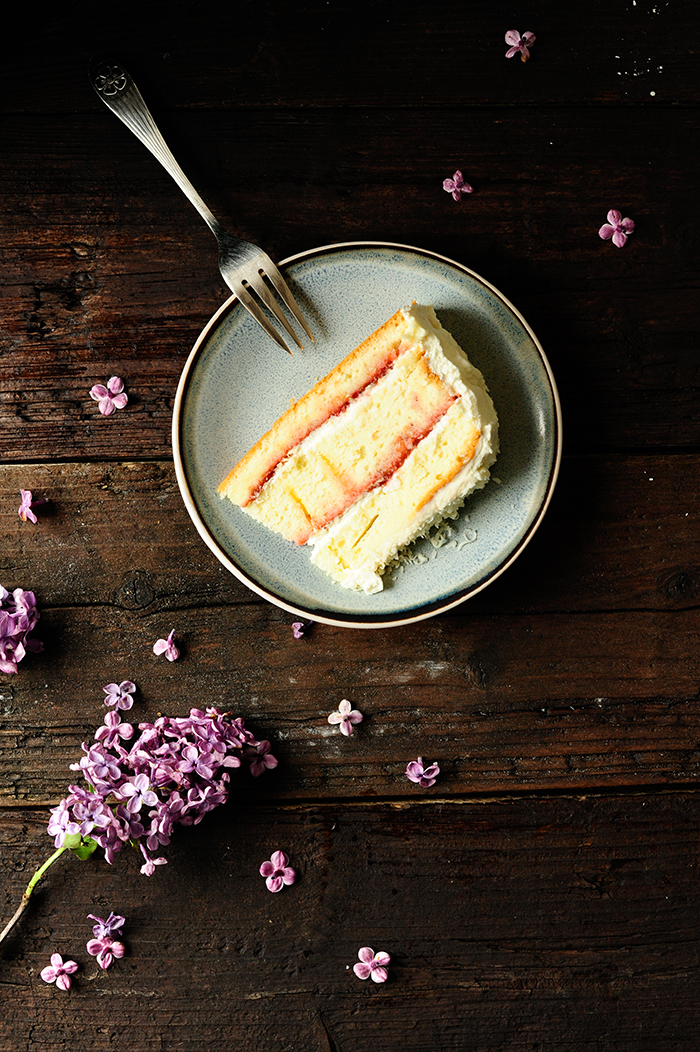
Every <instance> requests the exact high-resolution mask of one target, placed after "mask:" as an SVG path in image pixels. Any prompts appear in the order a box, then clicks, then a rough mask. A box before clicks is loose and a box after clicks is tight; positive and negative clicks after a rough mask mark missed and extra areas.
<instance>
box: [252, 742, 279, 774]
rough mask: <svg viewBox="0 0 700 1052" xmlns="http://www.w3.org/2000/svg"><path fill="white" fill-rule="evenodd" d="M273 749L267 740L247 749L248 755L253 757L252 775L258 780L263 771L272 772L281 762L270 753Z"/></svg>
mask: <svg viewBox="0 0 700 1052" xmlns="http://www.w3.org/2000/svg"><path fill="white" fill-rule="evenodd" d="M271 748H272V746H271V745H270V743H269V741H267V739H266V740H265V741H262V742H257V744H256V745H249V746H248V747H247V748H246V749H245V752H246V754H247V755H249V756H252V757H253V758H252V760H251V762H250V773H251V774H252V775H254V776H255V777H256V778H257V777H258V775H260V774H262V773H263V771H265V770H268V771H272V770H274V768H275V767H276V766H277V764H278V762H279V761H278V760H277V757H276V756H273V755H272V753H271V752H270V749H271Z"/></svg>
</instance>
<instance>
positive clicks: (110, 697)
mask: <svg viewBox="0 0 700 1052" xmlns="http://www.w3.org/2000/svg"><path fill="white" fill-rule="evenodd" d="M102 689H103V690H104V692H105V694H106V695H107V697H106V698H105V705H107V706H108V707H109V706H110V705H114V706H115V708H117V709H125V710H126V709H130V708H131V706H132V705H133V704H134V699H133V698H132V697H131V695H132V694H133V693H134V691H135V690H136V684H135V683H132V682H131V680H130V679H123V680H122V681H121V683H108V684H107V686H106V687H103V688H102Z"/></svg>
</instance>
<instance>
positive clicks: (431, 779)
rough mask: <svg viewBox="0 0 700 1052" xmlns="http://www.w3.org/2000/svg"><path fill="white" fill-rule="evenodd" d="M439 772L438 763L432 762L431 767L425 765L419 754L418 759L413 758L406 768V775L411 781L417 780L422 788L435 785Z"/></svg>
mask: <svg viewBox="0 0 700 1052" xmlns="http://www.w3.org/2000/svg"><path fill="white" fill-rule="evenodd" d="M439 774H440V768H439V767H438V765H437V764H436V763H433V764H431V765H430V767H424V766H423V757H422V756H419V757H418V760H412V761H411V762H410V763H409V765H408V767H407V768H406V777H407V778H408V780H409V782H416V784H417V785H420V786H421V788H422V789H427V788H428V787H429V786H431V785H435V779H436V778H437V776H438V775H439Z"/></svg>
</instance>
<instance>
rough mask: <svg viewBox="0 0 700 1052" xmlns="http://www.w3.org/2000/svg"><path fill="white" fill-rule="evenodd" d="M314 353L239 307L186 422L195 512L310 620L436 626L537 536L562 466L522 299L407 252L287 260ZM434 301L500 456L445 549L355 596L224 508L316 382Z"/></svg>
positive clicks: (199, 355)
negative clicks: (492, 424) (250, 455)
mask: <svg viewBox="0 0 700 1052" xmlns="http://www.w3.org/2000/svg"><path fill="white" fill-rule="evenodd" d="M281 265H282V266H284V271H285V275H286V277H287V280H288V281H289V284H290V286H291V288H292V290H293V292H294V295H295V297H296V299H297V301H298V303H299V304H300V306H301V308H302V310H303V313H304V315H305V317H306V319H307V321H308V322H309V324H310V327H311V329H312V332H313V333H314V339H315V343H314V344H312V345H309V346H306V347H305V349H304V350H303V351H299V350H297V351H296V352H295V354H294V355H293V356H290V355H287V354H285V353H284V352H283V351H281V350H280V349H279V348H277V347H276V346H275V344H274V343H273V342H272V341H271V340H270V338H269V337H268V336H266V335H265V334H264V332H263V331H262V329H261V328H260V327H259V326H258V325H257V323H256V322H255V321H253V319H252V318H251V317H250V315H249V314H248V313H247V311H245V310H244V309H243V308H242V307H241V305H240V304H239V303H238V301H237V300H236V298H235V297H231V299H230V300H228V301H227V302H226V303H225V304H223V306H222V307H221V309H220V310H219V311H217V313H216V314H215V315H214V317H213V318H212V319H211V321H210V322H209V324H208V325H207V326H206V328H205V329H204V330H203V332H202V334H201V335H200V337H199V339H198V340H197V342H196V344H195V346H194V348H193V349H192V352H191V354H190V356H189V358H188V360H187V363H186V365H185V368H184V370H183V373H182V377H181V379H180V383H179V386H178V391H177V396H176V401H175V411H174V416H173V451H174V457H175V468H176V472H177V479H178V483H179V486H180V491H181V493H182V496H183V499H184V501H185V505H186V506H187V510H188V512H189V514H190V516H191V517H192V520H193V522H194V524H195V526H196V527H197V530H198V531H199V533H200V535H201V537H202V538H203V540H204V541H205V543H206V544H207V545H208V546H209V548H210V549H211V550H212V552H213V553H214V554H215V555H216V557H217V558H218V559H219V560H220V561H221V562H222V563H223V565H224V566H226V567H227V568H228V569H229V570H230V571H231V573H233V574H235V576H236V577H238V578H239V579H240V580H241V581H243V583H244V584H246V585H247V586H248V587H249V588H250V589H252V591H254V592H257V593H258V595H261V596H263V597H264V598H265V599H267V600H269V601H270V602H271V603H275V604H276V605H277V606H279V607H282V608H283V609H284V610H288V611H289V612H290V613H291V614H294V615H295V616H296V617H298V618H309V619H311V620H314V621H321V622H325V623H327V624H333V625H342V626H347V627H353V628H386V627H390V626H393V625H400V624H406V623H410V622H412V621H420V620H422V619H424V618H427V617H433V616H435V615H436V614H439V613H441V612H443V611H445V610H449V609H450V608H451V607H454V606H456V605H457V604H458V603H462V602H464V600H465V599H469V598H470V596H473V595H475V594H476V593H477V592H479V591H481V590H482V589H483V588H485V587H486V586H487V585H488V584H490V583H491V581H493V580H495V579H496V578H497V577H498V576H500V574H502V573H503V572H504V570H506V569H507V568H508V567H509V566H510V565H511V563H512V562H513V561H514V559H516V558H517V556H518V555H519V554H520V552H521V551H522V550H523V548H524V547H525V545H526V544H527V543H528V541H529V540H530V538H531V537H532V535H533V533H534V532H535V530H536V529H537V526H538V525H539V523H540V521H541V520H542V517H543V515H544V513H545V511H546V509H547V506H548V504H549V501H550V498H551V495H552V491H553V489H554V485H555V482H556V477H557V473H558V470H559V461H560V457H561V409H560V405H559V398H558V395H557V389H556V384H555V382H554V378H553V376H552V372H551V369H550V367H549V364H548V362H547V359H546V357H545V354H544V351H543V350H542V347H541V346H540V344H539V342H538V340H537V338H536V336H535V334H534V333H533V332H532V330H531V329H530V327H529V326H528V324H527V322H526V321H525V320H524V318H522V316H521V315H520V314H519V313H518V311H517V310H516V309H515V307H513V306H512V305H511V304H510V303H509V302H508V300H507V299H506V298H505V297H504V296H503V295H502V294H501V293H500V292H499V291H498V290H497V289H495V288H494V287H493V286H492V285H490V284H489V283H488V282H487V281H485V280H484V279H483V278H481V277H479V275H478V274H475V273H474V272H473V271H471V270H468V269H467V268H466V267H463V266H462V265H461V264H459V263H455V262H454V261H453V260H450V259H446V258H444V257H442V256H438V255H435V254H434V253H432V252H427V251H424V250H422V249H418V248H413V247H410V246H407V245H393V244H387V243H385V242H361V243H357V242H353V243H349V244H338V245H327V246H324V247H322V248H318V249H314V250H312V251H309V252H303V253H300V254H299V255H296V256H292V257H290V258H289V259H287V260H284V261H283V264H281ZM414 300H415V301H416V302H418V303H428V304H432V305H433V306H434V308H435V311H436V313H437V315H438V317H439V319H440V321H441V322H442V324H443V325H444V327H445V328H446V329H448V330H449V331H450V332H451V333H452V334H453V336H454V337H455V339H456V340H457V342H458V343H459V344H460V345H461V346H462V347H463V348H464V349H465V351H466V352H467V354H468V355H469V357H470V358H471V360H472V361H473V362H474V364H475V365H476V366H477V367H478V368H479V369H481V371H482V373H483V374H484V377H485V379H486V383H487V385H488V387H489V390H490V392H491V396H492V398H493V401H494V404H495V406H496V411H497V413H498V417H499V421H500V440H501V452H500V454H499V457H498V460H497V461H496V463H495V465H494V466H493V468H492V479H491V481H490V482H489V484H488V485H487V486H486V488H485V489H483V490H479V491H477V492H476V493H474V494H472V495H471V496H470V497H469V498H468V499H467V502H466V504H465V506H464V508H463V510H462V512H461V514H460V516H459V517H458V518H457V519H456V520H455V521H454V522H451V523H450V530H449V531H447V535H446V536H445V535H442V536H441V537H440V538H438V540H441V541H443V542H444V543H442V544H440V545H438V546H436V544H435V543H433V541H434V540H435V538H433V540H431V538H430V537H428V538H426V539H423V540H419V541H417V542H416V543H415V544H414V545H413V546H412V547H411V548H410V549H409V554H410V561H409V562H406V561H403V562H402V563H401V564H400V565H399V566H398V568H396V569H394V570H393V571H392V570H391V569H389V570H388V571H387V572H386V573H385V575H384V589H383V591H381V592H378V593H377V594H376V595H365V594H364V592H355V591H351V590H349V589H345V588H341V587H340V586H339V585H337V584H335V583H334V582H333V581H332V580H331V578H330V577H328V576H327V575H326V574H324V573H323V572H322V571H321V570H319V569H318V568H317V567H315V566H313V565H312V564H311V562H310V561H309V555H310V549H309V548H307V547H306V546H303V547H296V546H295V545H293V544H290V543H289V542H288V541H285V540H283V539H282V538H281V537H279V536H278V535H276V534H274V533H271V532H270V531H269V530H267V529H266V528H265V527H264V526H262V525H260V524H259V523H257V522H255V521H254V520H252V519H250V518H249V517H248V516H247V515H244V514H243V512H242V511H241V510H240V508H237V507H235V506H234V505H233V504H232V503H231V502H230V501H228V500H222V499H220V498H219V496H218V495H217V492H216V491H217V486H218V485H219V483H220V482H221V481H222V479H224V478H225V476H226V475H227V474H228V473H229V471H230V470H231V468H232V467H233V466H234V464H236V463H237V462H238V461H239V460H240V458H241V457H242V456H243V455H244V454H245V453H246V452H247V451H248V449H249V448H250V447H251V446H252V445H254V443H255V442H256V441H257V440H258V438H260V436H261V435H262V434H263V433H264V432H265V431H267V430H268V429H269V428H270V427H271V426H272V424H273V423H274V422H275V420H277V418H278V417H279V416H281V414H282V413H283V412H284V411H285V410H286V409H287V408H289V404H290V400H292V399H294V400H296V399H298V398H299V397H300V396H301V395H303V394H304V393H305V392H306V391H308V390H309V388H310V387H312V386H313V385H314V383H315V382H316V380H317V379H319V378H320V377H322V376H325V374H326V373H328V372H329V371H330V370H331V369H332V368H333V367H334V366H335V365H337V364H338V362H340V361H341V359H342V358H344V357H345V355H346V354H348V353H349V352H350V351H351V350H353V348H354V347H356V346H357V345H358V344H359V343H361V342H362V340H363V339H364V338H365V337H366V336H369V334H370V333H372V332H374V330H375V329H377V328H379V326H380V325H382V324H383V323H384V322H385V321H386V320H387V319H388V318H390V317H391V315H392V314H394V313H395V312H396V311H397V310H398V309H399V308H400V307H403V306H406V305H407V304H409V303H411V302H412V301H414Z"/></svg>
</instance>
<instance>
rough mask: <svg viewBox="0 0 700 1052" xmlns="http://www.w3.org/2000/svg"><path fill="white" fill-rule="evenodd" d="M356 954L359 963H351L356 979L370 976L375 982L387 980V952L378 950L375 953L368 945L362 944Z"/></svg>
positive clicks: (388, 960) (389, 958) (388, 959)
mask: <svg viewBox="0 0 700 1052" xmlns="http://www.w3.org/2000/svg"><path fill="white" fill-rule="evenodd" d="M357 956H358V957H359V958H360V963H359V964H355V965H353V969H352V970H353V972H354V973H355V975H356V976H357V978H358V979H369V978H371V979H372V980H373V981H374V982H375V983H385V982H386V981H387V979H388V978H389V973H388V972H387V970H386V967H385V966H386V965H387V964H389V962H390V961H391V957H390V956H389V954H388V953H385V952H384V951H383V950H380V951H379V953H377V954H375V952H374V950H373V949H372V948H371V947H370V946H363V947H362V949H360V950H359V951H358V954H357Z"/></svg>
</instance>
